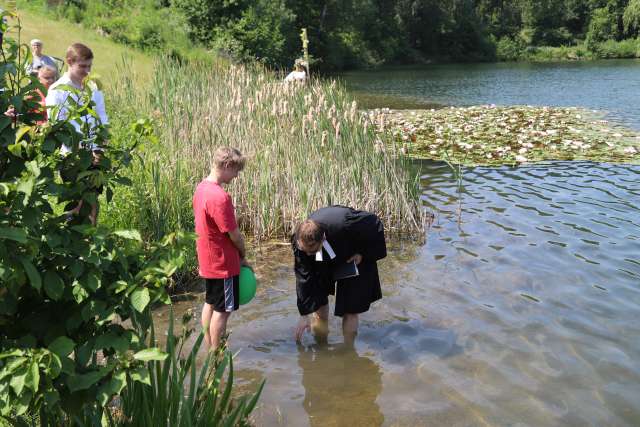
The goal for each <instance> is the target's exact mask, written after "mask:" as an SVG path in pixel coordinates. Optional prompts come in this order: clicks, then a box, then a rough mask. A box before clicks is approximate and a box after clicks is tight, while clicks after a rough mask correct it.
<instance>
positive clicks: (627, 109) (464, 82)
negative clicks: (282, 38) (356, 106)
mask: <svg viewBox="0 0 640 427" xmlns="http://www.w3.org/2000/svg"><path fill="white" fill-rule="evenodd" d="M340 78H341V79H342V80H344V82H345V83H346V85H347V88H348V89H349V90H350V91H351V92H352V93H353V94H354V95H355V96H356V98H357V99H358V101H359V103H360V104H361V106H363V107H364V108H377V107H390V108H398V109H401V108H430V107H432V106H433V105H455V106H468V105H479V104H497V105H523V104H524V105H538V106H556V107H583V108H587V109H593V110H599V111H602V112H605V113H610V114H609V115H608V118H609V119H610V120H612V121H615V122H618V123H621V124H623V125H625V126H627V127H632V128H634V129H640V102H638V99H640V60H637V59H620V60H602V61H575V62H567V61H565V62H543V63H536V62H507V63H497V64H496V63H485V64H439V65H427V66H405V67H396V68H390V69H380V70H375V71H354V72H350V73H345V74H343V75H341V76H340Z"/></svg>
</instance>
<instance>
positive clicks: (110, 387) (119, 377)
mask: <svg viewBox="0 0 640 427" xmlns="http://www.w3.org/2000/svg"><path fill="white" fill-rule="evenodd" d="M125 385H127V374H126V372H125V371H118V372H116V373H115V374H113V376H112V377H111V381H109V382H108V383H105V384H103V385H102V386H100V388H99V389H98V402H99V403H100V405H102V406H104V405H106V404H107V402H108V401H109V398H110V397H111V396H113V395H114V394H118V393H120V392H121V391H122V389H123V388H124V386H125Z"/></svg>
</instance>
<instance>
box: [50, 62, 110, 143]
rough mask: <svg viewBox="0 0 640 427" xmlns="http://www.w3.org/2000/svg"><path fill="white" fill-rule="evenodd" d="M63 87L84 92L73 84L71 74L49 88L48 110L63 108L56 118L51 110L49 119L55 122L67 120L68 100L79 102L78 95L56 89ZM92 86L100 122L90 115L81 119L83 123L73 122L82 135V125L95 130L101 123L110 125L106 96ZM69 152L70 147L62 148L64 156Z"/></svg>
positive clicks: (92, 98) (93, 99) (65, 75)
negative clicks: (66, 86)
mask: <svg viewBox="0 0 640 427" xmlns="http://www.w3.org/2000/svg"><path fill="white" fill-rule="evenodd" d="M89 84H92V83H91V82H89ZM61 85H68V86H72V87H75V88H77V89H79V90H82V88H79V87H77V86H76V85H75V84H73V82H72V81H71V78H70V77H69V73H65V74H64V75H63V76H62V77H60V78H59V79H58V80H57V81H56V82H55V83H54V84H52V85H51V87H50V88H49V92H48V93H47V98H46V99H45V103H46V105H47V108H51V107H55V106H58V105H60V106H61V107H60V109H59V110H58V114H57V116H56V117H53V111H52V110H51V109H49V111H50V113H49V117H50V119H51V120H53V121H57V120H66V118H67V116H68V114H69V110H68V108H67V107H65V104H66V103H67V98H69V97H71V99H73V100H75V101H76V102H79V99H78V96H77V95H76V94H73V93H71V92H69V91H68V90H65V89H56V87H58V86H61ZM92 86H93V87H91V100H92V101H93V102H94V104H95V112H96V114H97V115H98V118H99V120H100V121H99V122H98V121H97V120H96V118H95V117H93V116H89V115H86V116H83V117H81V118H80V121H81V122H82V123H80V122H78V121H77V120H74V121H72V122H71V124H72V125H73V127H74V128H75V129H76V131H78V133H82V125H83V124H84V123H87V124H88V125H89V128H90V129H94V128H95V127H96V126H98V124H99V123H100V124H103V125H107V124H109V118H108V117H107V111H106V109H105V106H104V95H103V94H102V91H100V90H99V89H98V88H97V86H95V84H92ZM88 146H89V148H91V149H92V150H93V149H95V148H97V146H96V144H94V143H90V144H88ZM69 151H70V148H69V147H67V146H66V145H63V146H62V149H61V152H62V154H66V153H68V152H69Z"/></svg>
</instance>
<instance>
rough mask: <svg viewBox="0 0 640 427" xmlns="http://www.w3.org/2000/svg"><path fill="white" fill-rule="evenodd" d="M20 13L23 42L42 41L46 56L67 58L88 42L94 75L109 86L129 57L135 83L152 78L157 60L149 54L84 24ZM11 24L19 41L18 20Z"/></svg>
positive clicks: (10, 34) (24, 12) (29, 12)
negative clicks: (71, 48)
mask: <svg viewBox="0 0 640 427" xmlns="http://www.w3.org/2000/svg"><path fill="white" fill-rule="evenodd" d="M3 3H4V2H3ZM18 14H19V16H20V24H21V26H22V31H21V33H20V38H21V40H20V41H21V43H25V44H29V40H31V39H33V38H39V39H41V40H42V41H43V43H44V53H45V54H47V55H52V56H56V57H58V58H64V54H65V52H66V50H67V47H68V46H69V45H70V44H72V43H74V42H81V43H84V44H86V45H87V46H89V47H90V48H91V49H92V50H93V54H94V62H93V63H94V67H93V72H94V73H97V74H99V75H100V76H101V80H102V81H103V82H104V83H105V84H107V85H112V84H113V83H114V81H115V79H117V78H118V73H117V72H115V67H116V66H117V65H118V64H121V63H122V61H123V59H125V58H126V60H127V62H129V63H130V65H131V67H129V69H131V70H133V73H134V74H135V78H134V81H135V82H137V83H141V82H146V81H149V80H150V78H151V75H152V73H153V63H154V60H153V58H152V57H151V56H149V55H146V54H144V53H142V52H139V51H135V50H133V49H130V48H127V47H125V46H122V45H118V44H116V43H114V42H112V41H110V40H108V39H106V38H104V37H102V36H100V35H99V34H97V33H95V32H93V31H91V30H88V29H85V28H83V27H81V26H80V25H76V24H71V23H69V22H66V21H53V20H51V19H48V18H44V17H42V16H40V15H37V14H34V13H33V12H31V11H26V10H18ZM10 24H12V25H13V26H14V27H13V28H12V29H11V30H10V31H9V36H10V37H13V38H17V37H18V31H17V25H18V22H17V20H12V21H11V22H10Z"/></svg>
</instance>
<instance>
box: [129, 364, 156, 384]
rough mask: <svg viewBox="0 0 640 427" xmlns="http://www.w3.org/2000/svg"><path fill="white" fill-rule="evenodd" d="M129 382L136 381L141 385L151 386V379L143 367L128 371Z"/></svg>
mask: <svg viewBox="0 0 640 427" xmlns="http://www.w3.org/2000/svg"><path fill="white" fill-rule="evenodd" d="M129 375H131V380H133V381H138V382H140V383H142V384H147V385H151V377H150V376H149V370H148V369H147V368H145V367H144V366H141V367H139V368H136V369H133V370H132V371H129Z"/></svg>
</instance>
